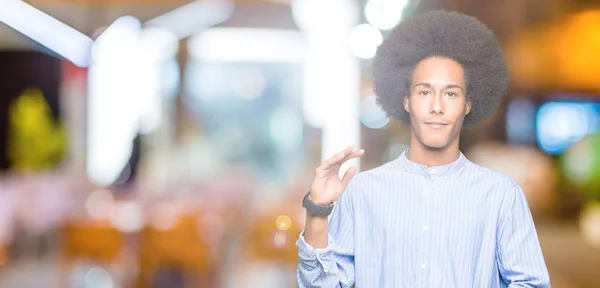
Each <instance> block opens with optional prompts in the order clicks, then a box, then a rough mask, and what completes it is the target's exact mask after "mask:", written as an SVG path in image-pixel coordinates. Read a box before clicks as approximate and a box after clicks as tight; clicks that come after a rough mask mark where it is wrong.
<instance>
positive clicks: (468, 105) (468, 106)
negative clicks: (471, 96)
mask: <svg viewBox="0 0 600 288" xmlns="http://www.w3.org/2000/svg"><path fill="white" fill-rule="evenodd" d="M469 112H471V100H467V110H466V111H465V115H467V114H469Z"/></svg>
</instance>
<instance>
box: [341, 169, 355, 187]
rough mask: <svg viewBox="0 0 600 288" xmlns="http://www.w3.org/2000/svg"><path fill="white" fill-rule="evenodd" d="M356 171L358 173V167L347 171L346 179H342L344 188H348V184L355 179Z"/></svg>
mask: <svg viewBox="0 0 600 288" xmlns="http://www.w3.org/2000/svg"><path fill="white" fill-rule="evenodd" d="M356 171H358V169H357V168H356V166H352V167H350V168H349V169H348V170H346V173H344V177H343V178H342V184H343V185H344V187H346V186H348V183H350V180H351V179H352V177H354V175H355V174H356Z"/></svg>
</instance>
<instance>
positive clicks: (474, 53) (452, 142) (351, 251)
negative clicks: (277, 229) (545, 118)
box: [296, 11, 550, 288]
mask: <svg viewBox="0 0 600 288" xmlns="http://www.w3.org/2000/svg"><path fill="white" fill-rule="evenodd" d="M373 67H374V83H375V90H376V93H377V95H378V102H379V104H380V105H381V106H382V108H383V109H384V110H385V111H386V112H387V113H388V115H390V116H392V117H394V118H396V119H398V120H400V121H402V122H404V123H407V124H409V125H410V127H411V140H410V147H409V149H407V150H406V151H404V152H403V153H402V155H400V156H399V157H398V158H397V159H395V160H393V161H391V162H388V163H386V164H384V165H382V166H380V167H378V168H376V169H373V170H370V171H366V172H362V173H359V174H357V175H356V177H354V175H355V174H356V168H355V167H353V168H350V169H348V171H347V172H346V173H345V175H344V176H343V178H342V179H339V177H338V172H339V169H340V165H341V164H342V163H344V162H345V161H347V160H349V159H352V158H355V157H359V156H361V155H362V154H363V153H364V151H363V150H359V151H354V148H353V147H348V149H346V150H345V151H342V152H340V153H337V154H336V155H334V156H333V157H332V158H330V159H328V160H326V161H325V162H324V163H323V164H322V165H321V166H319V167H318V168H317V169H316V171H315V178H314V180H313V183H312V187H311V191H310V192H309V193H308V194H307V196H306V197H305V199H304V201H303V206H304V207H306V209H307V219H306V227H305V229H304V231H303V233H301V235H300V238H299V239H298V241H297V243H296V245H297V247H298V250H299V264H298V270H297V278H298V283H299V285H300V287H351V286H352V285H356V287H359V288H360V287H377V288H379V287H411V288H413V287H444V288H449V287H456V288H465V287H477V288H480V287H550V280H549V276H548V272H547V269H546V265H545V263H544V258H543V255H542V250H541V248H540V244H539V240H538V238H537V233H536V230H535V227H534V223H533V220H532V217H531V212H530V210H529V207H528V204H527V201H526V199H525V196H524V194H523V191H522V189H521V187H520V186H519V185H517V184H516V183H515V182H514V181H513V180H511V179H509V178H508V177H506V176H504V175H502V174H500V173H497V172H494V171H491V170H489V169H486V168H483V167H480V166H478V165H476V164H474V163H472V162H470V161H469V160H468V159H466V158H465V156H464V155H463V154H462V153H461V152H460V151H459V149H458V147H459V134H460V131H461V129H462V126H463V124H465V125H473V124H476V123H478V122H480V121H481V120H482V119H485V118H486V117H488V116H490V115H491V114H492V113H493V111H494V110H495V108H496V107H497V105H498V103H499V102H500V100H501V98H502V97H503V96H504V94H505V92H506V89H507V88H506V87H507V79H508V75H507V69H506V65H505V60H504V56H503V55H502V51H501V49H500V47H499V44H498V42H497V40H496V38H495V36H494V34H493V32H492V31H490V30H489V29H488V28H487V27H486V26H485V25H484V24H482V23H481V22H479V21H478V20H477V19H475V18H473V17H470V16H466V15H463V14H460V13H456V12H446V11H433V12H427V13H424V14H422V15H420V16H418V17H415V18H412V19H410V20H406V21H404V22H402V23H401V24H399V25H398V27H396V28H395V29H394V30H393V31H392V33H391V35H390V36H389V38H388V39H386V41H384V43H383V44H382V45H381V46H380V48H379V49H378V51H377V55H376V57H375V59H374V63H373ZM334 202H335V204H333V203H334ZM332 211H333V213H332ZM329 213H332V215H331V219H330V220H329V221H328V215H329Z"/></svg>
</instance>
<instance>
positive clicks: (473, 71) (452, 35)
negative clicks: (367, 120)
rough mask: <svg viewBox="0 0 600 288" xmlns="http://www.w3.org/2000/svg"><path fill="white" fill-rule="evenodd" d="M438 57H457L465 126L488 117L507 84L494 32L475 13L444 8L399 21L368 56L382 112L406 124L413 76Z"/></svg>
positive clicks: (501, 96) (506, 73)
mask: <svg viewBox="0 0 600 288" xmlns="http://www.w3.org/2000/svg"><path fill="white" fill-rule="evenodd" d="M432 56H438V57H445V58H449V59H452V60H454V61H456V62H458V63H459V64H460V65H461V66H462V68H463V70H464V71H465V76H466V82H467V83H466V85H467V89H466V94H467V98H468V99H469V100H471V105H472V106H471V107H472V108H471V112H470V113H469V114H467V115H466V116H465V120H464V125H465V126H473V125H475V124H477V123H479V122H481V121H482V120H484V119H486V118H488V117H489V116H491V115H492V114H493V113H494V111H495V110H496V108H497V107H498V105H499V104H500V102H501V100H502V98H503V97H504V95H505V94H506V91H507V86H508V71H507V68H506V60H505V58H504V55H503V53H502V49H501V48H500V44H499V42H498V40H497V39H496V37H495V35H494V32H493V31H491V30H490V29H489V28H488V27H487V26H486V25H485V24H483V23H481V22H480V21H479V20H477V19H476V18H475V17H472V16H468V15H464V14H461V13H458V12H448V11H444V10H436V11H428V12H425V13H423V14H421V15H419V16H416V17H414V18H411V19H408V20H406V21H403V22H401V23H400V24H398V26H396V27H395V28H394V29H393V30H392V31H391V33H390V35H389V37H388V38H387V39H386V40H385V41H384V42H383V43H382V44H381V45H380V46H379V48H378V49H377V53H376V55H375V57H374V59H373V82H374V87H375V94H376V95H377V103H378V104H379V105H380V106H381V107H382V109H383V110H384V111H385V112H386V114H387V115H388V116H389V117H391V118H395V119H397V120H400V121H401V122H404V123H405V124H409V123H410V117H409V115H408V113H407V112H406V110H404V106H403V101H404V97H405V96H410V92H411V91H410V88H411V83H412V75H413V72H414V69H415V67H416V65H417V64H418V63H419V62H420V61H421V60H423V59H426V58H428V57H432Z"/></svg>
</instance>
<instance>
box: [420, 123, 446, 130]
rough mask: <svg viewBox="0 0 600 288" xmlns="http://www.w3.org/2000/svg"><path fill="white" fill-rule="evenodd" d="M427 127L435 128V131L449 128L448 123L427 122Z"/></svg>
mask: <svg viewBox="0 0 600 288" xmlns="http://www.w3.org/2000/svg"><path fill="white" fill-rule="evenodd" d="M425 125H427V126H429V127H431V128H433V129H442V128H444V127H446V126H448V123H446V122H443V121H426V122H425Z"/></svg>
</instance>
